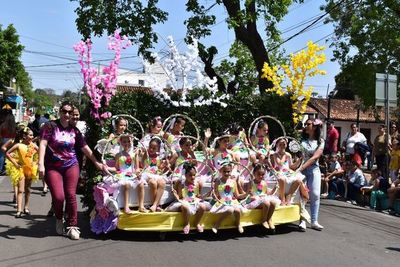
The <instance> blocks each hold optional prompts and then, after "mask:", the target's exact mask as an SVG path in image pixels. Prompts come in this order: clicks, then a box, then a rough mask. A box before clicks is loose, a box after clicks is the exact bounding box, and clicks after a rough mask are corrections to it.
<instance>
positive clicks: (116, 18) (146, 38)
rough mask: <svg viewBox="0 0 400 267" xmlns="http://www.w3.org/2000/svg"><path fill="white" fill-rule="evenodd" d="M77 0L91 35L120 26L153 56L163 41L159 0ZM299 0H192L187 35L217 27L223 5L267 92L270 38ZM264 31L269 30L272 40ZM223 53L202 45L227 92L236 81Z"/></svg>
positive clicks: (210, 70)
mask: <svg viewBox="0 0 400 267" xmlns="http://www.w3.org/2000/svg"><path fill="white" fill-rule="evenodd" d="M71 1H78V2H79V7H78V8H77V9H76V10H75V11H76V13H77V15H78V18H77V20H76V24H77V28H78V31H79V32H80V33H81V34H82V35H83V36H84V37H85V38H86V37H89V36H90V35H91V34H94V35H102V34H103V33H105V32H106V33H108V34H111V33H112V32H114V30H115V29H117V28H120V29H121V33H122V34H125V35H127V36H129V37H130V38H131V40H132V41H133V42H135V43H136V44H138V45H139V53H140V54H142V55H143V56H144V57H145V58H147V59H148V58H149V57H150V56H151V53H150V51H149V49H150V48H152V47H153V43H154V42H156V41H157V36H156V33H155V32H153V31H152V27H153V25H154V24H156V23H164V22H165V21H166V20H167V16H168V13H167V12H165V11H163V10H161V9H159V8H157V2H158V1H157V0H149V1H146V2H147V5H146V6H144V5H143V4H142V2H143V1H140V0H111V1H101V2H99V1H94V0H71ZM294 2H299V3H301V2H303V0H282V1H275V0H241V1H240V0H234V1H232V0H215V1H201V0H187V1H186V10H187V11H188V12H189V13H190V14H191V15H190V17H189V18H188V19H187V20H186V21H185V24H186V26H187V38H186V41H187V42H190V41H191V37H195V38H197V39H201V38H204V37H207V36H209V35H210V34H211V33H212V28H211V27H212V26H213V25H215V24H216V16H215V15H213V14H212V13H211V9H212V8H214V7H215V6H218V5H219V6H222V7H223V8H225V9H226V11H227V14H228V16H227V17H226V18H225V20H226V21H227V23H228V27H229V28H231V29H233V30H234V32H235V36H236V40H237V41H240V42H241V43H242V45H244V46H245V47H246V48H247V49H248V51H249V52H250V54H251V58H252V60H253V61H254V66H255V70H256V73H257V85H258V86H259V88H260V91H261V92H264V91H265V90H264V89H267V88H271V87H272V84H271V82H270V81H268V80H266V79H263V78H261V75H262V67H263V65H264V63H265V62H267V63H268V64H271V53H274V51H269V50H268V49H267V47H268V44H271V43H275V44H276V43H277V42H279V41H280V35H279V31H278V29H277V23H278V22H279V21H281V20H282V18H283V17H284V16H285V15H286V14H287V13H288V7H289V6H290V5H291V4H292V3H294ZM206 5H207V6H206ZM260 23H263V25H265V28H264V32H261V33H260V31H259V27H258V25H259V24H260ZM261 35H265V36H266V38H265V39H266V41H265V40H264V39H263V38H262V37H261ZM266 44H267V45H266ZM274 47H275V46H274ZM217 54H218V50H217V48H216V47H215V46H211V47H208V48H207V47H205V46H202V45H200V58H201V59H202V61H203V62H204V64H205V72H206V73H207V75H208V76H209V77H210V78H213V77H214V76H215V77H217V79H218V88H219V90H220V91H223V92H227V91H228V89H232V88H233V87H231V88H228V87H229V86H228V85H229V82H230V81H226V79H225V78H224V77H221V76H220V75H219V74H218V73H217V71H216V69H215V66H214V59H215V56H216V55H217ZM234 82H236V81H234Z"/></svg>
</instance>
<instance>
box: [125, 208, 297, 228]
mask: <svg viewBox="0 0 400 267" xmlns="http://www.w3.org/2000/svg"><path fill="white" fill-rule="evenodd" d="M218 216H219V215H218V214H213V213H209V212H206V213H205V214H204V216H203V218H202V220H201V224H203V225H204V229H211V227H212V226H213V224H214V222H215V221H216V220H217V218H218ZM193 219H194V217H193V216H191V223H193ZM299 219H300V206H299V205H291V206H279V207H277V208H276V210H275V212H274V215H273V216H272V220H273V222H274V223H275V225H278V224H284V223H290V222H295V221H298V220H299ZM240 222H241V224H242V226H250V225H256V224H260V223H261V210H259V209H257V210H249V211H248V212H245V213H243V214H242V216H241V219H240ZM117 228H118V229H121V230H126V231H156V232H173V231H182V229H183V218H182V216H181V213H180V212H155V213H140V212H133V213H131V214H125V213H123V212H121V214H120V215H119V218H118V225H117ZM228 228H235V226H234V221H233V216H232V217H228V218H227V219H225V220H224V221H223V222H222V224H221V227H220V229H228ZM192 229H195V227H194V226H193V225H192Z"/></svg>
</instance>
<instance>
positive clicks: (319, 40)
mask: <svg viewBox="0 0 400 267" xmlns="http://www.w3.org/2000/svg"><path fill="white" fill-rule="evenodd" d="M333 34H335V32H331V33H330V34H327V35H325V36H324V37H322V38H321V39H318V40H317V41H314V43H319V42H321V41H322V40H324V39H325V38H328V37H329V36H331V35H333ZM306 48H307V46H304V47H302V48H300V49H298V50H296V51H294V52H293V54H296V53H297V52H300V51H301V50H303V49H306Z"/></svg>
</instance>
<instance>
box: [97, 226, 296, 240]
mask: <svg viewBox="0 0 400 267" xmlns="http://www.w3.org/2000/svg"><path fill="white" fill-rule="evenodd" d="M291 232H299V229H298V227H297V225H294V224H286V225H279V226H277V227H276V233H275V235H283V234H289V233H291ZM271 234H272V233H271V231H268V230H266V229H265V228H263V227H262V226H259V225H255V226H249V227H245V231H244V233H243V234H239V233H238V231H237V230H236V229H225V230H219V231H218V234H214V233H213V232H211V230H206V231H205V232H204V233H197V232H196V231H194V230H193V231H192V232H191V233H190V234H188V235H184V234H183V233H181V232H164V233H160V232H134V231H123V230H118V229H117V230H114V231H112V232H110V233H108V234H102V235H95V234H92V238H97V239H101V240H108V239H109V240H114V241H135V242H185V241H191V242H197V241H199V240H203V241H211V242H218V241H226V240H239V239H241V238H252V237H257V238H269V237H270V235H271Z"/></svg>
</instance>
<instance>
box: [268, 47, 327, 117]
mask: <svg viewBox="0 0 400 267" xmlns="http://www.w3.org/2000/svg"><path fill="white" fill-rule="evenodd" d="M324 49H325V48H324V47H323V46H318V45H317V44H314V43H313V42H311V41H310V42H308V43H307V49H306V50H301V51H300V52H298V53H296V54H290V65H282V66H280V67H278V66H273V67H271V66H269V65H268V64H267V63H264V67H263V70H262V71H263V74H262V78H265V79H268V80H270V81H271V82H272V84H273V87H272V88H270V89H268V90H267V91H268V92H274V93H276V94H278V95H280V96H283V95H284V94H289V96H290V100H291V101H292V109H293V122H294V124H297V123H298V122H299V121H301V119H302V117H303V114H304V112H305V111H306V108H307V104H308V101H310V98H311V94H312V92H313V89H314V88H313V87H312V86H308V87H307V88H305V81H306V79H307V78H308V77H313V76H316V75H325V74H326V71H324V70H320V69H318V66H319V65H321V64H323V63H324V62H325V61H326V57H325V54H324V53H321V51H322V50H324ZM284 80H287V81H288V82H289V85H287V86H286V87H285V88H283V87H282V82H283V81H284Z"/></svg>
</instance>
